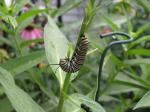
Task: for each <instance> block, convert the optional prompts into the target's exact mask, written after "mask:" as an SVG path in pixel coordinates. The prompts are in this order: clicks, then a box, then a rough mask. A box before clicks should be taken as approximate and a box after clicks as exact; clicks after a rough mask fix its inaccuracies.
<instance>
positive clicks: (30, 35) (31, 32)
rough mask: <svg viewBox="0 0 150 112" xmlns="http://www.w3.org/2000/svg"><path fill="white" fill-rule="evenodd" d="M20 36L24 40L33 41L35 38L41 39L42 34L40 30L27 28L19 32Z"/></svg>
mask: <svg viewBox="0 0 150 112" xmlns="http://www.w3.org/2000/svg"><path fill="white" fill-rule="evenodd" d="M20 36H21V38H22V39H24V40H33V39H37V38H42V36H43V34H42V30H41V29H38V28H33V27H32V26H28V27H26V28H25V29H24V30H22V31H21V32H20Z"/></svg>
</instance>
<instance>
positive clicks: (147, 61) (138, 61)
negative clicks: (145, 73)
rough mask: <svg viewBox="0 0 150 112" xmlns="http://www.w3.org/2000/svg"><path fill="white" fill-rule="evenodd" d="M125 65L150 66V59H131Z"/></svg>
mask: <svg viewBox="0 0 150 112" xmlns="http://www.w3.org/2000/svg"><path fill="white" fill-rule="evenodd" d="M124 64H126V65H139V64H150V59H143V58H140V59H129V60H125V61H124Z"/></svg>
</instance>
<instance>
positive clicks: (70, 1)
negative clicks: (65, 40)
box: [52, 0, 82, 17]
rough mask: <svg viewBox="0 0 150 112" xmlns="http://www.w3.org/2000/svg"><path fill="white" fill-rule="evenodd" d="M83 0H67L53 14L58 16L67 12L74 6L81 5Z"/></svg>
mask: <svg viewBox="0 0 150 112" xmlns="http://www.w3.org/2000/svg"><path fill="white" fill-rule="evenodd" d="M81 2H82V0H67V1H66V2H65V3H64V5H63V6H62V7H60V8H59V9H58V10H56V11H54V12H53V13H52V16H55V17H58V16H60V15H63V14H65V13H66V12H68V11H70V10H71V9H73V8H76V7H77V6H79V5H80V3H81Z"/></svg>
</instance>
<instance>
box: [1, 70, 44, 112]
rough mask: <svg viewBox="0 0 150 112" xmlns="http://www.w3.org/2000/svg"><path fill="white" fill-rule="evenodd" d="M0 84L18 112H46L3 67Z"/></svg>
mask: <svg viewBox="0 0 150 112" xmlns="http://www.w3.org/2000/svg"><path fill="white" fill-rule="evenodd" d="M0 83H1V84H2V86H3V87H4V91H5V93H6V95H7V97H8V99H9V100H10V102H11V104H12V105H13V107H14V109H15V110H16V111H17V112H45V111H44V110H43V109H42V108H41V107H40V106H39V105H38V104H37V103H36V102H34V101H33V100H32V98H31V97H30V96H29V95H28V94H27V93H25V92H24V91H23V90H22V89H20V88H19V87H18V86H17V85H16V84H15V81H14V79H13V77H12V75H11V74H10V73H9V72H8V71H6V70H5V69H3V68H1V67H0Z"/></svg>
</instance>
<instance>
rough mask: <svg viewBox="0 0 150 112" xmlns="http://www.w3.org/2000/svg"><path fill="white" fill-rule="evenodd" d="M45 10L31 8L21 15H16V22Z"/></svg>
mask: <svg viewBox="0 0 150 112" xmlns="http://www.w3.org/2000/svg"><path fill="white" fill-rule="evenodd" d="M46 11H47V10H46V9H31V10H29V11H27V12H25V13H23V14H22V15H20V16H17V18H16V20H17V22H18V23H20V22H22V21H24V20H26V19H27V18H29V17H34V16H35V15H37V14H39V13H42V12H46Z"/></svg>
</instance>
